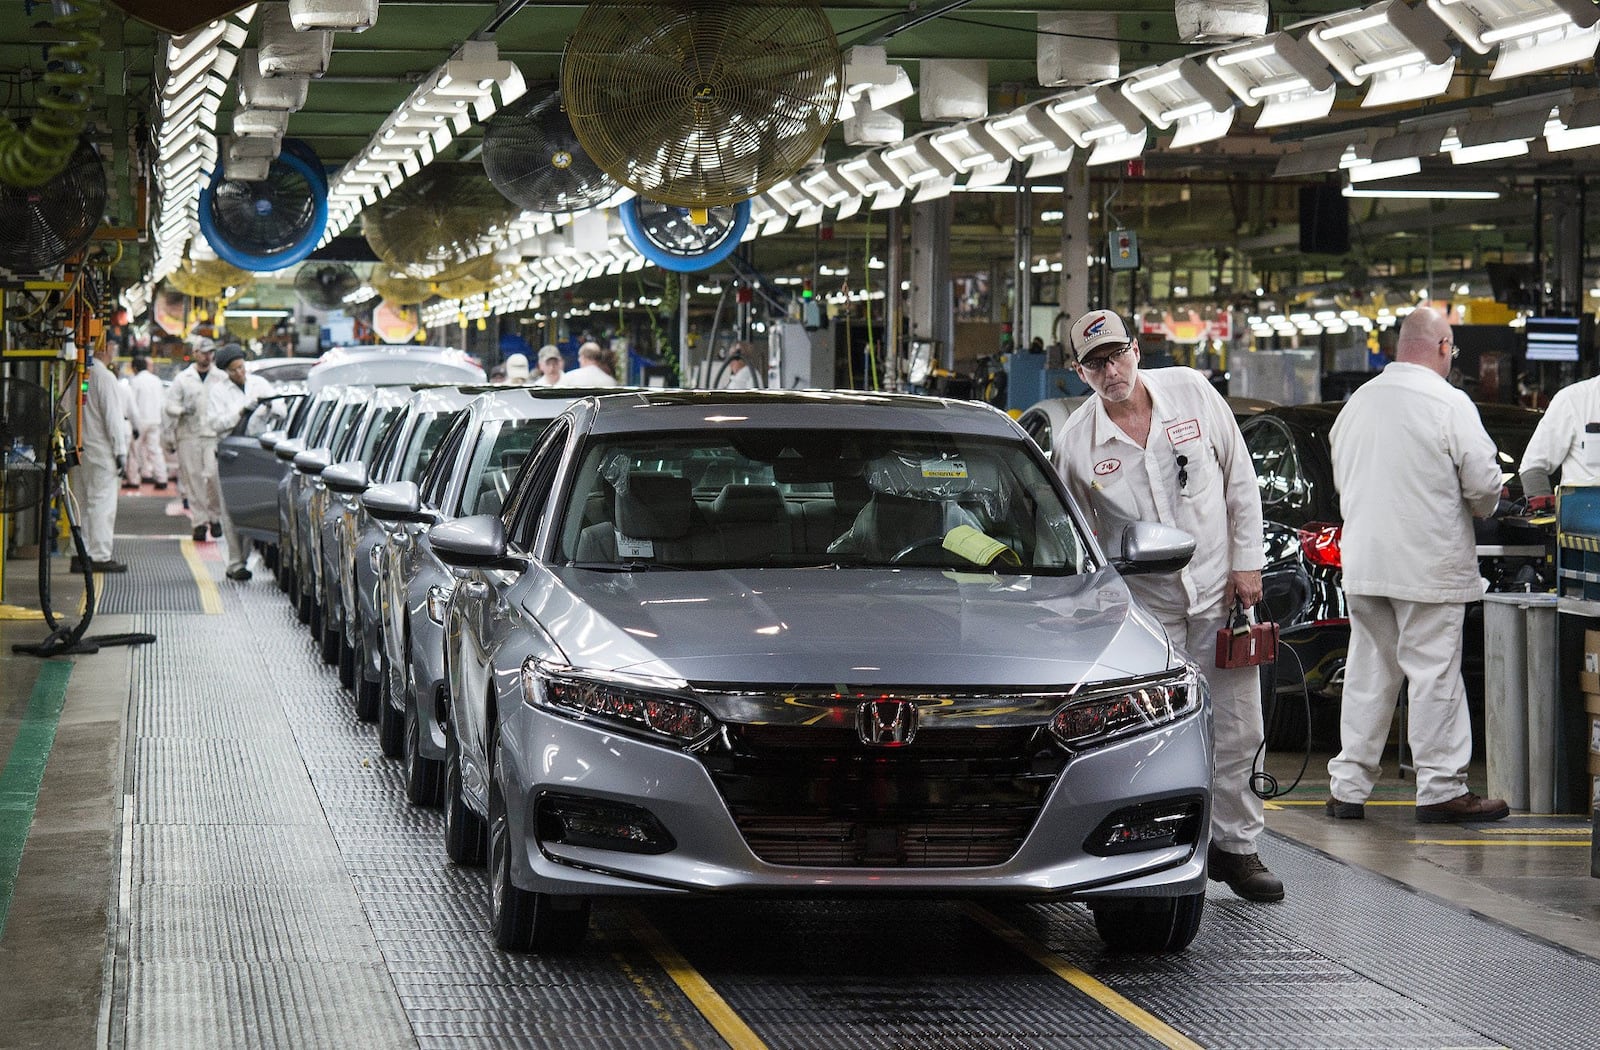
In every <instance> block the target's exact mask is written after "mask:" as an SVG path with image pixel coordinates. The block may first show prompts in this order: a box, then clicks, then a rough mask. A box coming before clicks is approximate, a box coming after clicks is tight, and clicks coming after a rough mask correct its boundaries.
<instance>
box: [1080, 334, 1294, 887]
mask: <svg viewBox="0 0 1600 1050" xmlns="http://www.w3.org/2000/svg"><path fill="white" fill-rule="evenodd" d="M1071 343H1072V352H1073V354H1074V356H1075V357H1076V359H1077V369H1078V375H1079V376H1081V377H1082V378H1083V381H1084V382H1086V383H1088V384H1089V386H1090V387H1091V388H1092V389H1093V390H1094V393H1095V396H1093V397H1091V398H1090V399H1089V400H1088V401H1087V402H1085V403H1084V404H1083V406H1082V407H1080V408H1079V409H1078V410H1077V411H1076V412H1074V413H1073V414H1072V415H1071V416H1070V417H1068V419H1067V422H1066V425H1065V426H1064V427H1063V428H1062V430H1061V433H1060V435H1059V436H1058V437H1057V439H1056V446H1055V463H1056V469H1057V471H1059V472H1060V474H1061V477H1062V479H1063V480H1064V481H1065V482H1066V483H1067V487H1068V489H1069V490H1070V491H1071V492H1072V495H1073V498H1074V499H1075V500H1076V501H1077V502H1078V505H1079V506H1081V507H1083V508H1084V510H1085V511H1087V512H1088V514H1089V516H1090V519H1091V521H1092V522H1093V523H1094V526H1095V532H1096V534H1097V535H1098V536H1099V538H1100V543H1101V545H1102V546H1103V547H1105V548H1107V549H1108V550H1113V551H1114V550H1116V549H1117V548H1118V546H1119V545H1120V542H1121V536H1122V531H1123V529H1124V528H1125V527H1126V526H1127V525H1128V523H1129V522H1133V521H1159V522H1161V523H1163V524H1165V525H1171V526H1174V527H1176V528H1180V529H1183V530H1184V531H1185V532H1188V533H1189V534H1190V535H1192V536H1193V537H1194V538H1195V550H1194V557H1193V558H1191V559H1190V560H1189V564H1188V565H1187V566H1186V567H1185V568H1184V569H1183V570H1182V571H1180V572H1177V573H1172V574H1164V575H1151V576H1131V577H1129V578H1128V580H1127V584H1128V589H1129V590H1130V591H1132V592H1133V594H1134V596H1135V597H1137V598H1138V599H1139V601H1140V602H1141V603H1142V604H1143V605H1144V606H1145V607H1146V608H1148V609H1149V610H1150V611H1151V612H1153V613H1154V614H1155V615H1156V616H1157V617H1158V618H1160V620H1161V623H1162V625H1163V626H1164V627H1165V628H1166V630H1167V634H1168V635H1169V636H1171V638H1172V641H1173V644H1175V645H1177V646H1178V647H1179V648H1180V649H1182V650H1184V651H1185V652H1187V653H1189V654H1191V658H1192V659H1194V661H1195V662H1196V663H1197V664H1199V665H1200V667H1201V670H1202V671H1204V672H1205V676H1206V680H1207V682H1208V683H1209V685H1210V687H1211V707H1212V725H1213V732H1214V735H1215V760H1214V762H1213V765H1212V775H1211V847H1210V850H1209V852H1208V853H1207V866H1208V868H1209V870H1210V875H1211V878H1212V879H1213V880H1215V881H1218V882H1226V883H1227V884H1228V887H1229V888H1230V889H1232V890H1233V892H1234V893H1237V894H1238V895H1239V896H1241V897H1244V898H1246V899H1248V900H1255V901H1278V900H1282V899H1283V883H1282V882H1281V881H1280V880H1279V879H1278V878H1277V877H1276V876H1275V875H1273V874H1272V873H1271V872H1270V871H1268V870H1267V867H1266V865H1265V864H1263V863H1262V861H1261V858H1260V856H1259V854H1258V853H1257V852H1256V839H1257V838H1258V837H1260V834H1261V830H1262V828H1263V827H1264V826H1265V819H1264V815H1263V811H1262V803H1261V799H1260V798H1259V797H1258V796H1257V795H1256V794H1255V792H1253V791H1252V790H1251V789H1250V780H1251V772H1252V770H1253V767H1254V763H1255V756H1256V753H1257V751H1258V750H1259V749H1260V747H1261V740H1262V725H1261V684H1260V677H1259V674H1258V672H1257V669H1256V668H1254V667H1240V668H1233V669H1222V668H1218V667H1215V666H1213V665H1214V664H1215V656H1214V654H1215V652H1216V639H1217V631H1218V630H1219V629H1220V628H1221V627H1223V626H1224V625H1225V624H1226V623H1227V621H1228V615H1229V612H1230V611H1231V610H1232V608H1233V603H1234V599H1235V598H1237V599H1238V600H1239V601H1241V602H1243V603H1244V605H1245V607H1246V608H1249V607H1251V606H1254V605H1255V604H1256V603H1257V602H1259V601H1260V600H1261V568H1262V565H1263V564H1264V561H1265V557H1264V555H1263V552H1262V546H1261V536H1262V532H1261V495H1260V492H1259V490H1258V488H1257V486H1256V476H1255V470H1254V468H1253V467H1252V466H1251V463H1250V452H1249V450H1248V449H1247V448H1246V447H1245V443H1244V437H1243V435H1241V434H1240V433H1239V426H1238V424H1237V423H1235V422H1234V419H1233V413H1232V412H1230V411H1229V410H1228V405H1227V402H1225V401H1224V400H1223V399H1222V396H1221V395H1220V394H1218V393H1217V392H1216V390H1215V389H1213V388H1212V386H1211V384H1210V383H1209V382H1208V381H1207V380H1206V378H1205V377H1204V376H1203V375H1201V374H1200V373H1199V372H1196V371H1195V370H1193V369H1191V368H1162V369H1158V370H1154V371H1151V372H1141V371H1140V370H1139V344H1138V342H1137V341H1136V340H1135V339H1134V338H1133V337H1132V336H1131V335H1129V333H1128V328H1127V326H1126V325H1124V324H1123V322H1122V319H1121V318H1120V317H1118V316H1117V315H1116V314H1114V313H1112V312H1111V311H1109V310H1094V311H1091V312H1090V313H1088V314H1085V315H1084V316H1083V317H1080V318H1078V320H1077V321H1075V322H1073V325H1072V332H1071Z"/></svg>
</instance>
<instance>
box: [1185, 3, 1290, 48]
mask: <svg viewBox="0 0 1600 1050" xmlns="http://www.w3.org/2000/svg"><path fill="white" fill-rule="evenodd" d="M1172 11H1173V14H1174V15H1176V16H1177V19H1178V39H1179V40H1181V41H1183V42H1184V43H1185V44H1214V43H1221V42H1227V41H1232V40H1243V39H1245V38H1246V37H1256V36H1261V35H1263V34H1264V33H1266V31H1267V0H1175V3H1174V4H1173V8H1172Z"/></svg>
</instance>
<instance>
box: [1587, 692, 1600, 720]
mask: <svg viewBox="0 0 1600 1050" xmlns="http://www.w3.org/2000/svg"><path fill="white" fill-rule="evenodd" d="M1583 709H1584V710H1585V711H1587V712H1589V713H1590V714H1591V715H1600V693H1584V694H1583Z"/></svg>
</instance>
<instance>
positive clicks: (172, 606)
mask: <svg viewBox="0 0 1600 1050" xmlns="http://www.w3.org/2000/svg"><path fill="white" fill-rule="evenodd" d="M124 502H127V501H126V500H125V501H124ZM181 520H184V521H187V520H188V519H187V518H185V519H181ZM182 542H183V541H182V540H178V539H133V538H130V537H127V536H119V537H118V538H117V541H116V544H115V546H114V547H113V548H112V556H113V557H114V558H116V560H118V561H120V562H122V563H123V564H124V565H126V566H127V567H128V571H127V572H116V573H101V574H100V575H98V576H96V577H95V587H96V588H97V593H98V597H97V599H96V604H95V608H96V609H97V610H98V611H99V612H103V613H143V612H194V613H197V612H201V611H202V606H201V603H200V587H199V584H198V583H197V582H196V581H195V577H194V572H193V571H192V570H191V569H190V568H189V564H188V562H186V561H185V560H184V558H183V553H182V546H181V544H182ZM64 567H65V565H64V563H63V566H62V568H64ZM57 571H61V570H60V569H58V570H57Z"/></svg>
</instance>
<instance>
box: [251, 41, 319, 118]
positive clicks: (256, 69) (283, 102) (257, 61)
mask: <svg viewBox="0 0 1600 1050" xmlns="http://www.w3.org/2000/svg"><path fill="white" fill-rule="evenodd" d="M308 84H309V82H308V81H307V80H306V78H305V77H290V76H282V77H264V76H262V75H261V58H260V55H259V53H258V52H257V51H256V49H255V48H253V47H252V48H246V49H245V50H243V51H241V52H239V105H241V106H248V107H250V108H252V109H281V110H287V111H290V112H293V111H295V110H299V109H301V108H303V107H304V106H305V104H306V88H307V87H308Z"/></svg>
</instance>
